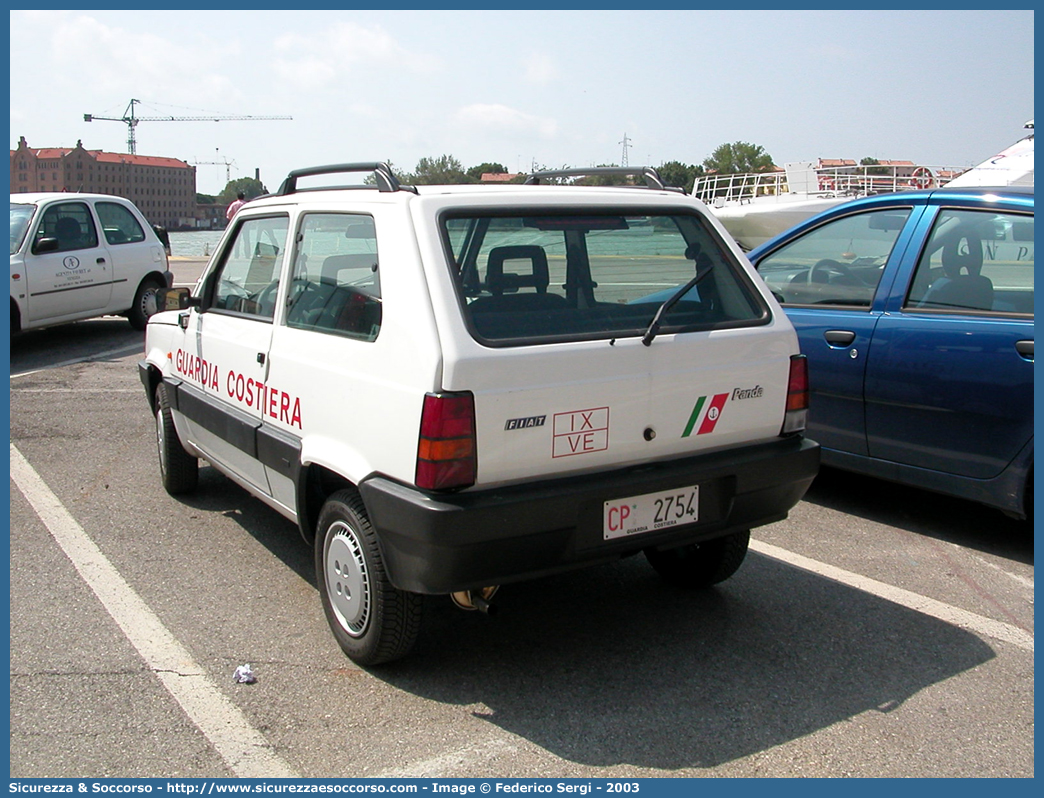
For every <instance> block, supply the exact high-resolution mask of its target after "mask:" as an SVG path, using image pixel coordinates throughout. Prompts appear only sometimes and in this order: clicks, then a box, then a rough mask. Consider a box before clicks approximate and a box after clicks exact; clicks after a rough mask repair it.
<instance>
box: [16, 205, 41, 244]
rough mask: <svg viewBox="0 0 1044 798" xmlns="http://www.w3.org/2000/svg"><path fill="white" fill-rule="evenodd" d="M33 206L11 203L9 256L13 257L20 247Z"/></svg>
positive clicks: (31, 215)
mask: <svg viewBox="0 0 1044 798" xmlns="http://www.w3.org/2000/svg"><path fill="white" fill-rule="evenodd" d="M35 210H36V206H35V205H23V204H18V203H14V202H12V203H11V254H12V255H14V254H15V253H16V252H17V251H18V250H19V249H21V247H22V241H23V240H24V239H25V231H26V230H28V229H29V220H30V219H32V218H33V211H35Z"/></svg>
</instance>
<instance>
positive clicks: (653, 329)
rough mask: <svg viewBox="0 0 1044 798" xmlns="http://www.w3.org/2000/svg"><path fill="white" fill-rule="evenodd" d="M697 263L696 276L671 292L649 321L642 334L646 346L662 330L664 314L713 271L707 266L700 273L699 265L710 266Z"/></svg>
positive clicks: (649, 344)
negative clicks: (661, 322) (661, 320)
mask: <svg viewBox="0 0 1044 798" xmlns="http://www.w3.org/2000/svg"><path fill="white" fill-rule="evenodd" d="M704 257H706V256H704ZM697 263H698V265H697V267H696V276H695V277H693V278H692V279H691V280H689V282H687V283H686V284H685V285H683V286H682V287H681V288H679V289H678V290H677V291H675V292H674V293H673V294H671V295H670V296H669V297H668V298H667V301H666V302H664V303H663V304H662V305H660V307H659V308H658V309H657V311H656V315H655V316H653V320H652V321H651V322H649V326H648V327H647V328H646V330H645V335H643V336H642V343H643V344H645V345H646V346H651V345H652V342H653V338H655V337H656V334H657V333H658V332H659V331H660V318H661V317H662V316H663V314H664V313H666V312H667V311H669V310H670V309H671V308H673V307H674V306H675V305H676V304H677V303H678V300H679V299H681V298H682V297H683V296H685V295H686V294H687V293H689V291H691V290H692V289H693V288H695V287H696V286H697V285H698V284H699V282H700V280H702V279H703V278H704V277H706V276H707V275H708V274H710V273H711V271H712V270H711V269H710V268H705V269H704V271H703V273H702V274H701V273H700V269H699V266H701V265H706V266H708V267H709V266H710V264H709V263H707V264H702V263H699V262H698V261H697Z"/></svg>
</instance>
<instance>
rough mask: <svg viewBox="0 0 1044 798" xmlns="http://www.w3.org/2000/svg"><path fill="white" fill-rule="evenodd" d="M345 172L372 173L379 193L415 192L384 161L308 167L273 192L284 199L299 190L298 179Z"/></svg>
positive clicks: (287, 178) (295, 171)
mask: <svg viewBox="0 0 1044 798" xmlns="http://www.w3.org/2000/svg"><path fill="white" fill-rule="evenodd" d="M346 172H372V173H373V177H374V180H375V181H376V182H377V188H378V189H379V190H380V191H413V192H414V193H416V192H417V189H415V188H414V187H412V186H403V185H402V184H401V183H399V181H398V180H397V179H396V177H395V175H394V174H392V170H391V166H389V165H388V164H387V163H385V162H384V161H366V162H363V163H338V164H328V165H326V166H308V167H305V168H304V169H294V170H293V171H292V172H290V174H289V175H287V176H286V180H284V181H283V184H282V185H281V186H279V190H278V191H277V192H275V194H274V195H272V196H276V197H284V196H286V195H287V194H294V193H296V192H297V191H298V190H299V189H298V188H297V178H299V177H312V176H314V175H333V174H343V173H346ZM322 188H323V189H326V188H340V186H323V187H322ZM300 190H302V191H315V190H320V189H311V188H309V189H300Z"/></svg>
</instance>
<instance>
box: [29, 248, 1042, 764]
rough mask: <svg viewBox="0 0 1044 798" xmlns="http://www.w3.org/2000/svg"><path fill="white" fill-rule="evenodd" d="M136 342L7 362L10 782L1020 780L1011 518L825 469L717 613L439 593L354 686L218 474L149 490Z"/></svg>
mask: <svg viewBox="0 0 1044 798" xmlns="http://www.w3.org/2000/svg"><path fill="white" fill-rule="evenodd" d="M175 274H176V276H177V280H176V281H177V282H178V283H186V282H187V283H191V282H192V281H193V280H194V276H190V275H189V273H188V270H187V269H183V270H179V269H178V268H177V267H176V266H175ZM141 343H142V335H141V334H140V333H136V332H134V331H133V330H131V328H130V326H129V325H128V324H127V323H126V321H125V320H122V319H114V318H105V319H95V320H90V321H86V322H79V323H77V324H74V325H67V326H64V327H59V328H53V329H50V330H43V331H38V332H32V333H28V334H25V335H23V336H21V337H19V338H17V339H15V340H14V341H12V345H11V422H10V423H11V446H12V450H11V458H12V473H13V479H12V483H11V499H10V500H11V589H10V598H11V630H10V631H11V640H10V645H11V715H10V717H11V736H10V739H11V759H10V765H11V776H12V777H17V778H28V777H62V776H68V777H87V776H95V777H103V776H124V777H157V776H166V777H197V778H201V777H230V776H236V775H256V776H263V775H296V776H302V777H326V776H331V777H332V776H352V777H372V776H401V777H406V776H411V777H413V776H415V777H482V776H500V777H531V776H536V775H540V776H549V777H578V778H581V777H582V778H611V777H618V776H630V777H647V776H664V777H679V776H681V777H690V776H709V777H801V776H808V777H820V776H858V777H984V776H991V777H1030V776H1033V775H1034V762H1033V699H1034V695H1033V536H1032V530H1031V528H1030V526H1029V525H1028V524H1026V523H1019V522H1015V521H1012V520H1010V519H1007V518H1005V517H1004V516H1002V515H1000V514H999V513H996V512H994V511H991V510H987V509H985V508H981V507H978V506H976V505H973V504H969V503H965V502H961V501H958V500H953V499H947V498H944V497H941V496H936V495H933V494H930V493H926V492H923V491H917V490H912V489H907V488H903V487H898V486H894V485H890V484H888V483H884V482H880V481H876V480H871V479H865V478H860V477H855V476H852V475H847V474H844V473H841V472H836V471H825V472H823V474H822V475H821V476H820V477H819V478H818V479H817V481H816V483H815V484H814V485H813V487H812V489H811V491H810V493H809V494H808V496H807V497H806V499H805V500H804V501H803V502H801V503H800V504H799V505H798V507H796V508H795V510H794V512H793V513H792V516H791V518H790V519H788V520H787V521H784V522H781V523H777V524H773V525H771V526H768V527H764V528H761V529H758V530H755V531H754V533H753V538H754V541H753V543H752V552H751V554H750V555H749V556H748V559H747V561H746V562H745V563H744V565H743V567H742V568H741V569H740V571H739V573H738V574H737V575H736V576H735V577H733V578H732V579H731V580H729V581H728V582H726V583H724V584H723V585H721V586H719V587H718V588H716V589H714V590H711V591H707V592H705V593H699V594H690V593H685V592H682V591H679V590H676V589H671V588H668V587H666V586H664V585H663V584H662V583H661V582H660V581H659V580H658V578H657V577H656V575H655V574H654V572H653V571H652V569H651V568H649V567H648V566H647V564H646V563H645V562H644V560H643V559H642V558H632V559H629V560H625V561H621V562H618V563H614V564H611V565H607V566H602V567H598V568H594V569H589V570H586V571H579V572H575V573H572V574H566V575H562V576H558V577H553V578H546V579H542V580H537V581H534V582H530V583H526V584H522V585H513V586H508V587H505V588H504V589H502V590H501V591H500V593H499V594H498V596H497V599H496V600H497V604H498V607H499V610H500V613H499V615H498V617H496V618H492V619H491V618H486V617H484V616H480V615H479V614H478V613H465V612H461V611H459V610H456V609H454V608H453V607H452V606H451V605H450V602H449V600H448V599H441V598H432V599H429V600H427V601H426V606H425V611H426V613H427V625H426V627H425V631H424V633H423V636H422V639H421V641H420V644H419V645H418V647H417V649H416V652H415V654H414V655H413V656H412V657H411V658H410V659H407V660H405V661H402V662H400V663H396V664H394V665H391V666H386V667H382V668H375V669H372V670H364V669H360V668H358V667H357V666H355V665H354V664H353V663H352V662H350V661H349V660H348V659H346V658H345V657H344V656H343V655H342V654H341V652H340V650H339V649H338V648H337V645H336V643H335V642H334V640H333V638H332V637H331V635H330V633H329V631H328V630H327V627H326V622H325V620H324V618H323V613H322V609H321V607H320V602H319V597H318V595H317V592H316V587H315V577H314V574H313V572H312V558H311V552H310V551H309V550H308V548H307V547H306V546H305V545H304V544H303V543H302V541H301V539H300V537H299V535H298V533H297V531H296V529H295V528H294V527H293V525H291V524H290V523H289V522H287V521H286V520H284V519H283V518H281V517H280V516H279V515H277V514H276V513H275V512H273V511H271V510H269V509H268V508H266V507H265V506H264V505H262V504H261V503H260V502H257V501H255V500H253V499H250V498H249V497H247V495H246V494H245V493H243V492H242V491H241V490H240V489H239V488H237V487H235V486H234V485H233V484H232V483H231V482H229V481H228V480H226V479H225V478H223V477H222V476H220V475H219V474H217V473H215V472H214V471H213V470H212V469H210V468H204V469H203V470H202V471H201V475H200V476H201V480H200V489H199V491H198V492H197V493H195V494H193V495H192V496H190V497H189V498H187V499H182V500H176V499H174V498H172V497H170V496H168V495H167V494H166V493H165V492H164V491H163V489H162V488H161V486H160V482H159V476H158V465H157V462H156V454H155V441H154V421H153V419H152V417H151V415H150V413H149V410H148V407H147V404H146V402H145V397H144V392H143V389H142V387H141V384H140V382H139V381H138V375H137V369H136V362H137V360H138V358H139V357H140V354H141ZM85 358H88V359H85ZM85 541H86V542H85ZM128 596H133V597H135V599H136V601H138V602H140V603H137V604H135V603H127V602H128V601H130V600H129V599H127V597H128ZM121 602H123V603H122V604H121ZM128 618H129V619H130V620H127V619H128ZM143 618H144V619H148V620H149V623H151V624H153V625H152V626H148V628H146V629H144V631H143V630H142V628H139V627H140V626H141V623H140V622H141V620H142V619H143ZM142 640H145V641H146V642H145V643H142V642H141V641H142ZM149 641H151V642H149ZM156 641H160V642H162V643H163V645H165V646H166V648H164V649H163V651H165V652H167V654H169V653H170V652H171V651H174V652H176V653H177V656H176V657H175V658H174V659H173V660H171V663H170V664H169V665H157V664H156V663H157V662H158V661H159V660H158V659H157V658H158V657H161V656H164V655H159V654H152V653H150V651H151V649H149V648H148V646H149V645H152V643H155V642H156ZM164 641H165V642H164ZM156 645H157V646H159V645H160V643H156ZM143 647H144V649H143ZM178 658H180V659H178ZM245 663H250V664H251V666H252V668H253V669H254V671H255V673H256V674H257V678H258V681H257V683H256V684H252V685H246V684H237V683H235V682H234V681H233V679H232V674H233V672H234V671H235V669H236V667H237V666H239V665H241V664H245ZM188 682H192V683H193V684H195V685H196V686H197V687H199V685H202V687H199V689H196V688H191V689H188V691H187V692H186V688H185V687H184V685H183V684H182V683H188ZM203 688H206V689H203ZM194 689H195V690H196V692H192V690H194ZM186 695H189V696H190V698H189V699H185V698H184V696H186ZM192 696H194V697H192ZM230 728H231V729H233V730H234V732H235V734H238V735H239V737H238V738H237V739H238V740H239V744H240V745H241V747H245V748H249V749H251V750H252V751H253V755H252V756H250V757H245V758H239V759H237V758H236V757H235V756H230V755H229V753H228V752H229V750H231V749H230V743H229V742H228V740H227V739H226V738H224V737H222V732H221V731H220V730H221V729H224V730H225V732H226V733H227V732H228V729H230ZM214 729H218V731H217V732H215V731H213V730H214ZM235 734H233V736H235ZM244 740H246V742H243V741H244ZM235 744H236V743H235V741H233V743H232V744H231V745H232V747H233V748H234V746H235Z"/></svg>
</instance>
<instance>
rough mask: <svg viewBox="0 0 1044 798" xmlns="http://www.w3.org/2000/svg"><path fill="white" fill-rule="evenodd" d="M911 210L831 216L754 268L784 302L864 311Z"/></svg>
mask: <svg viewBox="0 0 1044 798" xmlns="http://www.w3.org/2000/svg"><path fill="white" fill-rule="evenodd" d="M910 211H911V209H910V208H887V209H880V210H875V211H870V212H867V213H856V214H852V215H850V216H843V217H841V218H839V219H832V220H831V221H829V222H826V223H825V224H822V225H820V226H819V227H816V228H815V229H813V230H810V231H809V232H807V233H806V234H805V235H803V236H801V237H800V238H798V239H796V240H794V241H792V242H790V243H789V244H786V245H785V246H783V247H780V248H779V249H777V250H775V251H774V252H772V253H771V254H769V255H767V256H766V257H764V258H762V259H761V260H760V261H759V262H758V264H757V268H758V272H759V273H760V274H761V276H762V278H763V279H764V280H765V282H766V283H767V284H768V286H769V288H771V289H772V293H773V294H774V295H775V296H776V299H777V300H779V301H780V302H782V303H784V304H793V305H841V306H849V307H857V308H860V307H861V308H867V309H869V307H870V304H871V302H872V301H873V298H874V294H875V292H876V291H877V285H878V283H879V282H880V281H881V275H882V274H883V273H884V267H885V264H886V263H887V262H888V258H889V256H890V255H891V253H892V248H893V247H894V246H895V242H896V239H898V237H899V233H900V232H901V231H902V229H903V227H904V225H905V224H906V220H907V218H908V217H909V215H910Z"/></svg>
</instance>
